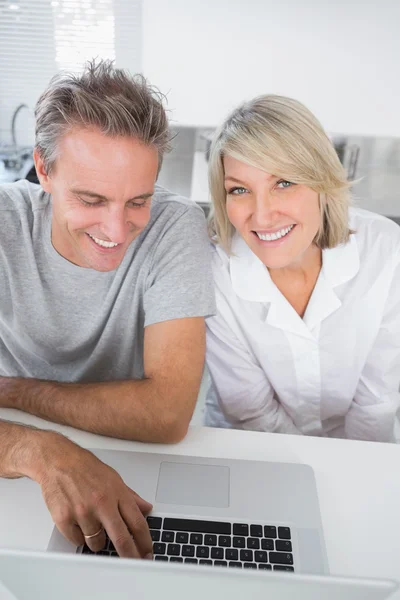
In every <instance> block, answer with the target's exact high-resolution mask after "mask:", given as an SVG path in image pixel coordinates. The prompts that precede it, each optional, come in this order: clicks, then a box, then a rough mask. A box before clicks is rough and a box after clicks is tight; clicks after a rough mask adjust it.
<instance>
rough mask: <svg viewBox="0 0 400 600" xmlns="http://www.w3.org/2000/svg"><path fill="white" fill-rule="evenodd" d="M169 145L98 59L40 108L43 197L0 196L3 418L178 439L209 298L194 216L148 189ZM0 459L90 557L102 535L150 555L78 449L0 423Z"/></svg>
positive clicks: (131, 509)
mask: <svg viewBox="0 0 400 600" xmlns="http://www.w3.org/2000/svg"><path fill="white" fill-rule="evenodd" d="M168 141H169V133H168V123H167V119H166V115H165V111H164V109H163V106H162V101H161V99H160V97H159V95H157V93H156V92H154V91H153V90H152V89H151V88H149V87H148V85H147V84H146V82H145V80H144V79H143V78H141V77H140V76H136V77H135V78H132V77H130V76H128V75H127V74H126V73H124V72H123V71H121V70H118V69H114V68H113V66H112V64H111V63H110V62H100V63H98V64H95V63H91V64H89V65H88V67H87V68H86V70H85V72H84V73H83V74H82V76H80V77H72V76H62V75H61V76H56V77H55V78H54V79H53V80H52V81H51V83H50V86H49V88H48V89H47V90H46V91H45V92H44V94H43V95H42V96H41V98H40V99H39V101H38V104H37V107H36V147H35V151H34V160H35V166H36V171H37V174H38V178H39V181H40V186H36V185H35V184H31V183H28V182H27V181H21V182H17V183H14V184H7V185H4V186H2V187H1V188H0V211H1V230H0V253H1V259H0V407H3V408H4V407H5V408H17V409H19V410H23V411H25V412H28V413H31V414H34V415H37V416H39V417H42V418H45V419H48V420H50V421H54V422H57V423H62V424H66V425H71V426H73V427H78V428H81V429H85V430H87V431H91V432H94V433H98V434H102V435H109V436H114V437H119V438H125V439H132V440H133V439H134V440H140V441H143V442H162V443H172V442H177V441H179V440H180V439H182V438H183V437H184V435H185V434H186V432H187V428H188V425H189V422H190V419H191V415H192V412H193V409H194V406H195V403H196V398H197V394H198V390H199V385H200V381H201V375H202V369H203V361H204V352H205V326H204V317H205V316H207V315H210V314H212V313H213V311H214V296H213V287H212V281H211V275H210V273H211V270H210V266H209V256H208V242H207V234H206V228H205V222H204V216H203V214H202V211H201V209H200V208H199V207H197V206H196V205H195V204H194V203H192V202H189V201H188V200H185V199H183V198H181V197H178V196H175V195H173V194H171V193H169V192H166V191H165V190H162V189H160V188H157V189H156V190H155V189H154V187H155V182H156V179H157V175H158V173H159V170H160V168H161V164H162V157H163V153H164V152H165V150H166V149H167V146H168ZM0 449H1V453H0V475H1V476H3V477H19V476H24V475H26V476H28V477H31V478H32V479H34V480H36V481H37V482H38V483H39V484H40V485H41V488H42V492H43V496H44V499H45V501H46V503H47V506H48V508H49V510H50V512H51V515H52V518H53V520H54V521H55V523H56V525H57V526H58V528H59V529H60V531H61V532H62V533H63V534H64V535H65V536H66V537H67V538H68V539H69V540H71V541H72V542H73V543H75V544H77V545H79V544H82V543H83V542H84V541H85V540H86V543H87V544H88V545H89V547H90V548H91V549H92V550H93V551H97V550H99V549H101V548H102V547H103V545H104V543H105V531H107V533H108V535H109V536H110V538H111V539H112V541H113V542H114V545H115V547H116V549H117V551H118V553H119V554H120V555H121V556H132V557H139V556H141V557H150V556H151V551H152V542H151V538H150V534H149V531H148V528H147V524H146V521H145V518H144V516H143V515H145V514H146V513H147V512H148V511H149V510H151V505H150V504H149V503H147V502H146V501H145V500H143V499H142V498H140V497H139V496H138V495H137V494H135V492H133V491H132V490H130V489H129V488H128V487H127V486H125V484H124V483H123V481H122V480H121V478H120V477H119V476H118V474H117V473H116V472H115V471H113V470H112V469H111V468H109V467H108V466H106V465H104V464H103V463H102V462H100V461H99V460H98V459H97V458H96V457H94V456H93V455H92V454H91V453H90V452H88V451H86V450H83V449H82V448H80V447H78V446H77V445H75V444H73V443H72V442H71V441H70V440H68V439H66V438H65V437H63V436H61V435H59V434H57V433H55V432H51V431H40V430H37V429H33V428H28V427H24V426H21V425H18V424H12V423H7V422H4V421H2V422H0ZM131 534H132V535H133V537H134V540H135V541H133V540H132V536H131Z"/></svg>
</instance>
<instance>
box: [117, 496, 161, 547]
mask: <svg viewBox="0 0 400 600" xmlns="http://www.w3.org/2000/svg"><path fill="white" fill-rule="evenodd" d="M119 511H120V513H121V516H122V518H123V519H124V521H125V523H126V525H127V527H128V529H129V531H130V532H131V534H132V535H133V539H134V540H135V544H136V548H137V549H138V551H139V553H140V556H141V557H142V558H150V557H151V556H152V555H153V541H152V539H151V535H150V530H149V527H148V525H147V521H146V519H145V517H144V516H143V514H142V512H141V511H140V509H139V507H138V504H137V503H136V499H135V498H134V497H133V496H132V495H131V494H130V495H129V496H128V495H127V496H126V498H124V500H121V501H120V503H119Z"/></svg>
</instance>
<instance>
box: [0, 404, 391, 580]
mask: <svg viewBox="0 0 400 600" xmlns="http://www.w3.org/2000/svg"><path fill="white" fill-rule="evenodd" d="M0 418H2V419H9V420H13V421H18V422H22V423H29V424H32V425H37V426H39V427H42V428H46V429H56V430H57V431H60V432H62V433H64V434H65V435H67V436H68V437H69V438H71V439H72V440H74V441H75V442H77V443H79V444H81V445H82V446H84V447H87V448H109V449H116V450H118V449H119V450H129V449H132V450H135V451H146V452H158V453H168V454H177V455H179V454H187V455H192V456H202V457H215V458H238V459H251V460H268V461H276V462H293V463H305V464H309V465H311V466H312V467H313V469H314V471H315V477H316V481H317V489H318V495H319V501H320V506H321V515H322V523H323V528H324V534H325V541H326V546H327V552H328V561H329V567H330V572H331V573H332V574H336V575H347V576H360V577H377V578H378V577H379V578H387V579H395V580H397V581H399V582H400V446H399V445H395V444H393V445H392V444H380V443H376V442H356V441H349V440H334V439H320V438H312V437H303V436H291V435H282V434H269V433H257V432H244V431H234V430H222V429H209V428H201V427H193V428H191V429H190V431H189V433H188V435H187V437H186V439H185V440H183V441H182V442H181V443H179V444H177V445H174V446H167V445H152V444H141V443H136V442H125V441H121V440H115V439H111V438H106V437H102V436H97V435H93V434H90V433H85V432H82V431H77V430H75V429H73V428H70V427H62V426H59V425H55V424H53V423H49V422H47V421H42V420H41V419H38V418H36V417H32V416H30V415H27V414H24V413H21V412H19V411H16V410H10V409H2V410H0ZM52 527H53V525H52V522H51V518H50V515H49V514H48V512H47V509H46V507H45V504H44V502H43V500H42V497H41V493H40V487H39V486H38V485H37V484H36V483H34V482H32V481H30V480H28V479H19V480H8V479H0V547H6V548H24V549H37V550H44V549H45V548H46V547H47V543H48V540H49V537H50V533H51V530H52Z"/></svg>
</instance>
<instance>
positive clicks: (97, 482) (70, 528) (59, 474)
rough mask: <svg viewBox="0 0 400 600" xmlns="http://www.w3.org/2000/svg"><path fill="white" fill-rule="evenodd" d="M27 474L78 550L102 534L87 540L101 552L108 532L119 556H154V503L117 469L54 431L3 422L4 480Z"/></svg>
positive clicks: (0, 454)
mask: <svg viewBox="0 0 400 600" xmlns="http://www.w3.org/2000/svg"><path fill="white" fill-rule="evenodd" d="M24 475H26V476H27V477H29V478H30V479H33V480H35V481H37V482H38V483H39V484H40V486H41V489H42V494H43V498H44V500H45V502H46V504H47V507H48V509H49V511H50V513H51V516H52V519H53V521H54V522H55V523H56V525H57V527H58V529H59V530H60V531H61V533H62V534H63V535H64V536H65V537H66V538H67V539H68V540H70V542H72V543H73V544H75V545H76V546H80V545H82V544H83V543H84V541H85V540H84V535H92V534H93V533H96V532H99V535H96V536H95V537H93V538H90V539H89V540H87V544H88V545H89V547H90V548H91V549H92V550H93V552H97V551H98V550H101V549H102V548H103V547H104V544H105V541H106V538H105V533H104V531H107V533H108V535H109V537H110V538H111V540H112V541H113V543H114V546H115V548H116V550H117V552H118V553H119V555H120V556H125V557H133V558H140V557H145V558H150V557H151V553H152V540H151V537H150V533H149V529H148V526H147V524H146V520H145V518H144V515H145V514H146V513H148V512H149V511H150V510H151V508H152V505H151V504H149V502H147V501H146V500H144V499H143V498H141V497H140V496H138V494H136V493H135V492H134V491H133V490H131V489H130V488H128V487H127V486H126V485H125V484H124V482H123V481H122V479H121V477H120V476H119V475H118V473H117V472H116V471H114V469H112V468H111V467H109V466H108V465H106V464H104V463H102V462H101V461H100V460H99V459H98V458H96V457H95V456H94V455H93V454H92V453H91V452H89V451H88V450H84V449H83V448H80V447H79V446H77V445H76V444H74V443H73V442H71V441H70V440H68V439H67V438H65V437H64V436H62V435H59V434H58V433H55V432H54V431H41V430H40V429H36V428H33V427H27V426H24V425H18V424H15V423H9V422H6V421H1V420H0V477H6V478H17V477H23V476H24ZM132 536H133V537H134V539H132Z"/></svg>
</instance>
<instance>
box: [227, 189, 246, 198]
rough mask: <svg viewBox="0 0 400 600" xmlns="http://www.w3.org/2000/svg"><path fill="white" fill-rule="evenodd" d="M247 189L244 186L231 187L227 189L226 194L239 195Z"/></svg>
mask: <svg viewBox="0 0 400 600" xmlns="http://www.w3.org/2000/svg"><path fill="white" fill-rule="evenodd" d="M247 191H248V190H247V189H246V188H244V187H233V188H231V189H230V190H228V195H232V196H241V195H242V194H246V192H247Z"/></svg>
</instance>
